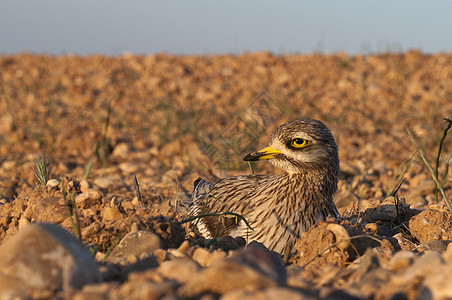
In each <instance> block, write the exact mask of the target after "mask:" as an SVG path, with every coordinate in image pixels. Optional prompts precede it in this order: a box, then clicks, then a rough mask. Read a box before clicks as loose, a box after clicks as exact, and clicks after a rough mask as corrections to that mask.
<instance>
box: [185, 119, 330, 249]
mask: <svg viewBox="0 0 452 300" xmlns="http://www.w3.org/2000/svg"><path fill="white" fill-rule="evenodd" d="M243 159H244V160H247V161H255V160H263V159H269V160H270V162H271V163H273V165H275V166H277V167H279V168H281V169H283V170H284V171H285V172H284V173H283V174H280V175H272V176H264V175H257V176H253V175H243V176H236V177H230V178H226V179H224V180H222V181H220V182H218V183H217V184H215V185H214V184H212V183H210V182H207V181H205V180H204V179H198V180H197V181H196V182H195V188H194V191H193V194H192V203H191V208H190V212H189V215H190V216H197V215H199V214H202V213H211V212H233V213H237V214H240V215H242V216H243V217H245V219H246V220H247V221H248V222H249V224H250V225H251V227H252V228H253V229H254V230H253V231H251V230H250V229H248V228H247V226H246V225H245V224H244V222H243V221H240V220H239V219H237V218H235V217H231V216H223V217H222V218H221V223H220V225H218V224H219V223H218V221H219V218H218V216H210V217H203V218H200V219H199V221H197V230H198V231H199V233H200V234H201V235H202V236H204V237H205V238H212V237H213V236H215V234H216V233H217V230H218V236H223V235H231V236H243V237H244V238H246V239H247V240H248V241H252V240H256V241H258V242H261V243H263V244H264V245H265V246H267V247H268V248H269V249H270V250H274V251H276V252H279V253H281V254H287V253H288V251H290V250H291V248H292V245H293V243H294V242H295V240H296V239H297V238H299V237H300V235H301V233H302V232H304V231H306V230H308V229H309V227H311V226H312V225H313V224H314V223H315V222H317V221H319V220H325V219H326V218H327V217H328V216H333V217H339V213H338V211H337V209H336V206H335V205H334V202H333V194H334V193H335V192H336V190H337V180H338V175H339V158H338V153H337V146H336V143H335V141H334V138H333V135H332V134H331V132H330V130H329V129H328V128H327V127H326V126H325V124H323V123H322V122H321V121H319V120H314V119H303V120H293V121H290V122H287V123H285V124H283V125H281V126H279V127H278V128H276V129H275V130H274V131H273V133H272V135H271V138H270V147H267V148H265V149H262V150H260V151H257V152H254V153H251V154H248V155H247V156H245V157H244V158H243ZM218 226H219V227H218Z"/></svg>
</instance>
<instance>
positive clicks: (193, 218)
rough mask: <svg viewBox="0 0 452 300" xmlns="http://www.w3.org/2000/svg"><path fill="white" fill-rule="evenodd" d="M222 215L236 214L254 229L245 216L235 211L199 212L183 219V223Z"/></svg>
mask: <svg viewBox="0 0 452 300" xmlns="http://www.w3.org/2000/svg"><path fill="white" fill-rule="evenodd" d="M220 215H232V216H235V217H237V218H239V219H240V220H242V221H243V222H244V223H245V225H246V226H247V227H248V228H249V229H251V230H254V229H253V228H252V227H251V226H250V224H249V223H248V221H247V220H246V219H245V218H244V217H243V216H241V215H239V214H236V213H233V212H213V213H205V214H199V215H197V216H193V217H189V218H187V219H185V220H182V221H181V224H184V223H188V222H191V221H194V220H196V219H199V218H204V217H212V216H220Z"/></svg>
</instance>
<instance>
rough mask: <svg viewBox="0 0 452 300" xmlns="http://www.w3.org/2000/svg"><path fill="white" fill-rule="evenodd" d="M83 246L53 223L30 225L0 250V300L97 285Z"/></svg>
mask: <svg viewBox="0 0 452 300" xmlns="http://www.w3.org/2000/svg"><path fill="white" fill-rule="evenodd" d="M100 281H101V275H100V273H99V270H98V266H97V264H96V263H95V262H94V260H93V258H92V257H91V255H90V253H89V252H88V251H87V249H86V248H85V246H84V245H83V244H82V243H81V242H80V241H79V240H78V239H77V238H75V237H74V236H73V235H72V234H70V233H69V232H67V231H66V230H64V229H62V228H61V227H59V226H57V225H54V224H45V223H41V224H31V225H28V226H26V227H24V228H23V229H22V230H21V231H19V232H18V233H17V234H16V235H15V236H13V237H12V238H10V239H9V240H7V241H5V243H4V244H3V245H2V246H1V247H0V297H1V298H2V299H7V298H10V297H14V296H22V297H33V298H36V297H50V296H51V295H52V294H53V293H54V292H56V291H59V290H69V289H73V288H75V289H79V288H81V287H82V286H84V285H85V284H88V283H93V282H100Z"/></svg>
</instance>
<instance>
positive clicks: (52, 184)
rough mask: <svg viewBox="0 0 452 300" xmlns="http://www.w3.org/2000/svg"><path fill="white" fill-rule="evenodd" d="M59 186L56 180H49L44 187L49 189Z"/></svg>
mask: <svg viewBox="0 0 452 300" xmlns="http://www.w3.org/2000/svg"><path fill="white" fill-rule="evenodd" d="M59 185H60V182H59V181H58V180H57V179H50V180H49V181H47V183H46V186H50V187H53V188H54V187H57V186H59Z"/></svg>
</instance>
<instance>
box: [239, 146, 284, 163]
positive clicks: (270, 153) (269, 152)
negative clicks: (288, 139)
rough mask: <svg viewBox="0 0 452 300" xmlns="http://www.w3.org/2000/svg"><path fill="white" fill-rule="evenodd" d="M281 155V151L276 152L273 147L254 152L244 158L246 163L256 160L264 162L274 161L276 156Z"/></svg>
mask: <svg viewBox="0 0 452 300" xmlns="http://www.w3.org/2000/svg"><path fill="white" fill-rule="evenodd" d="M279 153H281V151H279V150H276V149H275V148H273V147H267V148H264V149H262V150H259V151H256V152H253V153H250V154H248V155H247V156H245V157H244V158H243V160H245V161H256V160H263V159H272V158H274V157H275V155H277V154H279Z"/></svg>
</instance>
